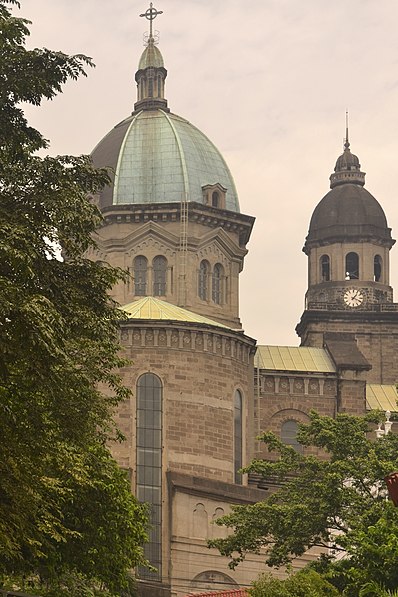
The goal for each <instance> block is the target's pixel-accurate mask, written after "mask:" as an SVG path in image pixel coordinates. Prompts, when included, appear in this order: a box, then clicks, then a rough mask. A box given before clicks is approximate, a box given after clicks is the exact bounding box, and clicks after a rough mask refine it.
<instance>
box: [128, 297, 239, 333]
mask: <svg viewBox="0 0 398 597" xmlns="http://www.w3.org/2000/svg"><path fill="white" fill-rule="evenodd" d="M121 311H124V312H125V313H126V316H127V317H126V319H152V320H166V321H183V322H190V323H202V324H205V325H211V326H215V327H219V328H224V329H230V328H228V327H227V326H225V325H222V324H221V323H218V322H217V321H213V320H212V319H208V318H207V317H203V315H198V314H197V313H193V312H192V311H187V309H183V308H182V307H177V306H176V305H172V304H171V303H168V302H166V301H161V300H160V299H158V298H154V297H153V296H145V297H143V298H141V299H139V300H137V301H134V302H133V303H129V304H128V305H124V306H123V307H121Z"/></svg>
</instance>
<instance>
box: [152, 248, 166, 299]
mask: <svg viewBox="0 0 398 597" xmlns="http://www.w3.org/2000/svg"><path fill="white" fill-rule="evenodd" d="M152 267H153V296H165V294H166V279H167V259H166V257H163V255H158V256H157V257H155V259H154V260H153V262H152Z"/></svg>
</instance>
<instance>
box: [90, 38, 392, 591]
mask: <svg viewBox="0 0 398 597" xmlns="http://www.w3.org/2000/svg"><path fill="white" fill-rule="evenodd" d="M166 74H167V71H166V69H165V68H164V64H163V58H162V56H161V54H160V51H159V50H158V48H157V47H156V45H155V40H154V39H153V38H152V37H150V38H149V39H148V43H147V47H146V48H145V50H144V52H143V54H142V56H141V60H140V63H139V70H138V71H137V75H136V81H137V85H138V101H137V103H136V104H135V111H134V112H133V114H132V115H131V116H129V117H127V118H126V119H125V120H124V121H122V122H121V123H119V124H118V125H116V127H114V129H113V130H112V131H110V133H109V134H108V135H107V136H106V137H105V138H104V139H103V140H102V141H101V142H100V143H99V144H98V145H97V147H96V149H95V150H94V152H93V154H92V157H93V162H94V164H95V165H96V166H98V167H109V168H110V174H111V183H110V184H109V185H108V186H107V187H105V189H103V190H102V191H101V193H100V194H99V195H98V196H93V197H91V201H92V202H93V203H95V204H96V205H98V207H99V208H100V209H101V211H102V213H103V216H104V220H103V225H102V226H101V227H100V228H99V230H98V231H97V234H96V238H95V240H96V242H97V248H96V249H95V250H94V249H92V250H90V251H89V252H88V257H89V258H91V259H94V260H101V261H104V262H108V263H110V264H112V265H113V266H117V267H120V268H122V269H123V270H125V271H126V272H127V279H126V281H125V282H120V283H119V284H118V285H117V286H116V287H115V288H114V290H113V296H114V298H115V299H116V300H117V301H118V302H119V303H120V304H121V305H124V306H125V313H126V318H125V320H124V321H122V322H121V324H120V341H121V346H122V350H123V354H124V356H125V357H127V359H129V360H130V364H128V365H126V366H125V367H124V368H123V370H122V371H121V374H122V377H123V380H124V382H125V384H126V385H127V386H128V387H129V388H130V389H131V390H132V392H131V397H130V398H129V400H127V401H126V402H125V403H123V404H121V405H120V407H119V409H118V411H117V413H116V421H117V424H118V426H119V428H120V430H121V431H122V433H123V434H124V436H125V438H126V439H125V441H124V442H123V443H120V444H113V445H112V450H113V453H114V455H115V457H116V459H117V461H118V462H119V464H120V466H121V467H123V468H124V469H125V470H127V471H128V473H129V477H130V479H131V489H132V491H133V492H134V493H136V494H137V495H138V497H139V499H142V500H143V501H146V502H148V503H149V504H150V505H151V521H152V523H153V524H152V529H151V531H150V532H151V535H150V542H149V546H148V547H147V549H148V550H149V551H148V552H147V553H148V557H149V558H150V559H151V561H152V562H153V563H154V564H155V565H156V566H157V569H158V572H151V573H148V572H145V571H139V573H140V575H141V580H140V581H139V593H140V595H141V597H147V596H148V597H149V596H150V597H184V596H185V595H187V593H190V592H199V593H200V592H202V591H203V590H205V589H215V588H229V589H234V588H236V587H239V586H242V587H244V586H248V585H250V583H251V581H252V580H253V579H254V578H256V577H257V576H258V574H259V573H260V572H261V571H262V570H263V569H264V558H263V557H262V556H261V554H260V555H252V556H249V557H248V558H247V559H246V561H245V562H244V563H243V564H242V565H240V566H239V567H238V568H237V569H236V570H235V571H231V570H229V568H228V560H227V559H226V558H223V557H222V556H220V554H219V553H218V552H216V551H215V550H209V549H208V548H207V543H206V542H207V540H208V539H209V538H213V537H215V536H225V533H226V529H223V528H221V527H217V526H215V525H214V524H213V522H214V520H216V519H217V518H218V517H220V516H222V515H223V514H224V513H227V512H229V511H230V508H231V505H233V504H250V503H253V502H256V501H258V500H261V499H263V498H264V497H265V496H266V495H268V494H269V491H272V490H274V489H275V488H274V487H272V483H271V481H269V480H268V481H267V480H265V481H264V480H262V479H256V478H254V477H251V478H250V479H248V478H247V475H243V474H241V473H239V469H240V468H241V467H242V466H245V465H246V464H247V463H248V462H249V461H250V460H251V459H252V458H253V457H254V456H255V457H257V458H268V457H271V458H272V457H273V455H270V454H268V453H267V452H266V450H265V449H264V446H263V445H262V444H261V443H260V442H259V441H258V440H257V439H256V438H257V436H258V435H259V434H261V432H262V431H268V430H271V431H274V432H275V433H276V434H277V435H278V436H280V437H282V439H283V441H287V442H289V443H291V444H292V445H295V443H294V442H295V439H296V438H295V429H296V427H297V424H298V423H300V422H306V421H308V416H309V412H310V411H311V410H312V409H315V410H316V411H318V412H319V413H320V414H323V415H329V416H335V415H336V414H337V413H351V414H362V413H364V412H365V410H366V408H367V403H366V399H367V398H366V396H367V394H366V387H367V383H369V382H373V383H378V384H393V383H395V382H396V381H397V378H398V356H397V355H398V305H397V304H395V303H394V302H393V294H392V288H391V287H390V286H389V283H390V282H389V251H390V249H391V247H392V246H393V244H394V241H393V239H392V238H391V231H390V229H389V228H388V227H387V222H386V218H385V215H384V212H383V210H382V208H381V206H380V205H379V204H378V203H377V201H376V199H375V198H374V197H372V196H371V195H370V193H368V192H367V191H366V190H365V189H364V188H363V185H364V182H365V175H364V173H362V172H361V171H360V165H359V160H358V158H357V157H356V156H354V155H353V154H351V152H350V149H349V143H348V139H347V141H346V144H345V146H344V147H345V149H344V153H343V155H342V156H340V157H339V159H338V160H337V163H336V167H335V172H334V173H333V174H332V176H331V187H332V190H331V191H330V192H329V193H328V194H327V195H326V196H325V197H324V199H323V200H322V201H321V202H320V204H319V205H318V206H317V207H316V208H315V211H314V214H313V217H312V219H311V223H310V230H309V234H308V236H307V239H306V242H305V246H304V252H305V253H306V255H307V256H308V290H307V294H306V308H305V311H304V313H303V316H302V318H301V321H300V323H299V324H298V326H297V332H298V334H299V336H300V338H301V344H302V347H303V350H302V353H303V352H305V351H306V350H307V348H308V347H310V348H313V349H314V350H315V352H314V354H315V353H316V354H317V355H318V357H319V359H320V360H319V362H318V361H316V359H315V360H314V361H313V362H311V364H309V362H308V361H306V360H305V358H301V356H300V355H301V354H302V353H300V349H299V348H296V349H295V350H296V351H299V352H296V357H297V358H298V360H300V358H301V361H300V363H301V364H299V365H297V363H295V362H294V361H293V360H292V359H287V360H286V362H283V358H281V359H279V361H278V362H274V363H271V364H270V363H261V364H260V362H259V358H258V354H259V352H260V349H261V347H259V348H258V352H257V355H256V361H255V360H254V359H255V352H256V342H255V340H254V339H252V338H249V337H247V336H246V335H245V334H244V333H243V331H242V326H241V322H240V314H239V274H240V272H241V271H242V269H243V265H244V258H245V256H246V254H247V244H248V242H249V239H250V234H251V230H252V226H253V223H254V218H253V217H251V216H248V215H245V214H242V213H240V211H239V203H238V198H237V194H236V189H235V186H234V182H233V178H232V175H231V173H230V172H229V170H228V168H227V166H226V164H225V162H224V160H223V158H222V156H221V154H220V153H219V152H218V150H216V148H215V147H214V146H213V144H212V143H211V142H210V141H209V140H208V139H207V137H205V135H203V133H201V132H200V131H198V129H196V128H195V127H193V125H191V124H190V123H189V122H188V121H186V120H184V119H182V118H181V117H179V116H177V115H175V114H172V113H171V112H170V110H169V108H168V104H167V101H166V99H165V95H164V92H165V89H164V86H165V79H166ZM347 292H348V294H347ZM352 296H354V298H355V297H356V298H355V300H354V301H353V302H352V300H351V298H352ZM143 297H147V298H148V300H150V301H151V302H150V303H149V304H148V306H147V307H146V308H143V309H142V310H141V311H140V314H139V315H137V314H136V313H135V312H134V308H132V305H133V306H134V304H135V305H137V303H138V302H139V301H140V300H141V299H142V298H143ZM358 297H359V298H358ZM297 300H299V297H297ZM156 301H157V302H156ZM155 302H156V305H157V311H156V313H157V315H156V316H154V315H153V313H152V312H151V305H152V306H153V305H155ZM162 305H163V306H162ZM170 306H172V307H175V311H174V312H173V309H171V310H170V309H169V307H170ZM166 307H167V309H166ZM177 308H182V309H179V310H178V309H177ZM162 309H163V311H167V313H168V315H167V317H166V316H165V315H164V313H162ZM133 312H134V313H135V314H134V315H133V314H132V313H133ZM170 313H171V315H170ZM203 317H205V318H207V319H206V320H204V319H203ZM281 348H285V349H286V350H288V347H281ZM286 350H285V352H286ZM317 350H318V351H320V352H317ZM282 352H283V351H282ZM299 357H300V358H299ZM318 357H317V358H318ZM319 363H321V365H319ZM322 363H323V364H322ZM151 442H152V443H151ZM295 447H296V449H300V447H299V446H297V445H295ZM305 450H306V451H307V452H306V453H314V454H315V453H316V451H312V452H311V450H310V449H309V448H306V449H305ZM264 490H267V491H268V493H267V492H266V491H264ZM152 548H153V549H152ZM151 550H152V551H151ZM316 556H317V553H316V552H309V553H307V554H305V555H304V556H303V557H302V558H300V560H297V561H295V562H294V563H293V566H294V567H301V566H303V565H304V564H305V563H307V562H309V561H310V560H311V559H313V558H315V557H316ZM281 574H282V573H281Z"/></svg>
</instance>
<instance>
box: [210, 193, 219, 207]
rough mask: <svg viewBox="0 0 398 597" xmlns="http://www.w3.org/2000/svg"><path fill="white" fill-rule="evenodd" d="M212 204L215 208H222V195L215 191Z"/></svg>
mask: <svg viewBox="0 0 398 597" xmlns="http://www.w3.org/2000/svg"><path fill="white" fill-rule="evenodd" d="M211 204H212V206H213V207H220V195H219V194H218V193H217V191H213V193H212V195H211Z"/></svg>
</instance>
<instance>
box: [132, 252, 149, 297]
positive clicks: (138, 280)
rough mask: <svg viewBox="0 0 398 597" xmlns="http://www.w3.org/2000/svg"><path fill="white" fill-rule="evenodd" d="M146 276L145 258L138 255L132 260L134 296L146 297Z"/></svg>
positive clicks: (146, 263)
mask: <svg viewBox="0 0 398 597" xmlns="http://www.w3.org/2000/svg"><path fill="white" fill-rule="evenodd" d="M147 276H148V261H147V258H146V257H144V256H143V255H138V256H137V257H136V258H135V259H134V294H135V295H136V296H146V289H147Z"/></svg>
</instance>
